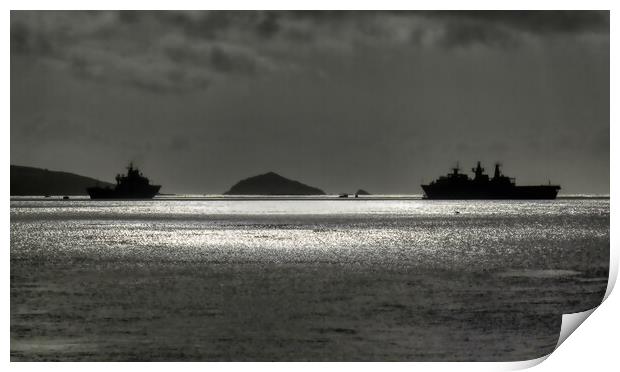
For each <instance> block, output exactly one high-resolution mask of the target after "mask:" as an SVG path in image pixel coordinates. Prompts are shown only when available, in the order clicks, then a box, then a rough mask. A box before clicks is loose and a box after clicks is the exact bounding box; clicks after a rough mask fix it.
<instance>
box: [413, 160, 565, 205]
mask: <svg viewBox="0 0 620 372" xmlns="http://www.w3.org/2000/svg"><path fill="white" fill-rule="evenodd" d="M499 167H500V164H499V163H496V164H495V173H494V175H493V178H489V176H488V175H486V174H484V168H482V166H481V165H480V162H478V166H477V167H476V168H472V172H474V175H475V176H474V178H473V179H472V178H470V177H469V176H467V175H466V174H463V173H459V170H460V169H459V167H458V164H457V166H456V167H455V168H452V173H449V174H448V175H446V176H442V177H439V178H438V179H437V180H435V181H433V182H431V183H429V184H427V185H421V186H422V189H423V190H424V194H425V197H426V198H427V199H555V197H556V196H557V195H558V191H559V190H560V189H561V187H560V186H559V185H551V184H549V185H540V186H517V185H515V179H514V178H510V177H506V176H504V175H503V174H502V173H501V172H500V169H499Z"/></svg>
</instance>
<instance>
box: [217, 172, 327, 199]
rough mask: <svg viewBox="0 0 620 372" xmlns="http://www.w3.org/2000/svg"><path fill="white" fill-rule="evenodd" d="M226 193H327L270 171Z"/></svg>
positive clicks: (237, 185)
mask: <svg viewBox="0 0 620 372" xmlns="http://www.w3.org/2000/svg"><path fill="white" fill-rule="evenodd" d="M224 195H325V192H323V190H321V189H319V188H316V187H312V186H308V185H304V184H303V183H301V182H298V181H294V180H290V179H288V178H285V177H282V176H280V175H279V174H277V173H274V172H269V173H265V174H261V175H258V176H254V177H250V178H246V179H244V180H241V181H239V182H237V183H236V184H235V185H234V186H233V187H231V188H230V190H228V191H226V192H225V193H224Z"/></svg>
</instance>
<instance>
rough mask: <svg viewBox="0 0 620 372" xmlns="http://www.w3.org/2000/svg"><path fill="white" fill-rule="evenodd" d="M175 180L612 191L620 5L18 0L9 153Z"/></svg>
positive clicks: (30, 160) (166, 182)
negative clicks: (29, 5) (42, 7)
mask: <svg viewBox="0 0 620 372" xmlns="http://www.w3.org/2000/svg"><path fill="white" fill-rule="evenodd" d="M130 160H133V161H134V162H136V163H137V164H138V165H139V166H141V168H142V169H143V171H144V173H145V174H146V175H147V176H149V177H150V178H151V179H152V181H153V182H155V183H158V184H162V185H163V188H162V192H175V193H221V192H224V191H226V190H227V189H228V188H229V187H230V186H231V185H232V184H234V183H235V182H236V181H238V180H240V179H242V178H246V177H249V176H253V175H256V174H260V173H265V172H268V171H275V172H277V173H279V174H281V175H283V176H286V177H289V178H292V179H296V180H299V181H301V182H304V183H307V184H309V185H312V186H316V187H319V188H322V189H323V190H325V191H326V192H328V193H339V192H354V191H355V190H357V189H358V188H363V189H366V190H368V191H370V192H371V193H386V194H387V193H405V194H419V193H421V192H422V191H421V189H420V187H419V184H420V183H421V181H425V182H428V181H430V180H432V179H434V178H436V177H438V176H439V175H441V174H444V173H446V172H448V168H449V167H451V166H453V165H454V164H455V162H456V161H460V164H461V166H462V167H463V168H465V169H466V170H469V168H471V166H473V163H474V162H475V161H476V160H481V161H483V163H484V164H485V165H486V167H487V170H488V171H489V172H490V173H492V163H493V162H495V161H501V162H502V163H503V165H504V172H505V174H506V175H509V176H513V177H517V183H518V184H536V183H547V181H548V180H551V181H552V182H555V183H559V184H561V185H562V187H563V192H565V193H608V192H609V13H608V12H221V11H218V12H177V11H175V12H142V11H140V12H22V11H18V12H15V11H13V12H11V163H12V164H18V165H28V166H36V167H43V168H48V169H54V170H64V171H69V172H74V173H78V174H83V175H87V176H92V177H96V178H100V179H103V180H109V181H112V180H113V179H114V176H115V174H116V173H118V172H120V171H122V170H123V169H124V168H123V167H124V166H125V165H126V164H127V163H128V162H129V161H130Z"/></svg>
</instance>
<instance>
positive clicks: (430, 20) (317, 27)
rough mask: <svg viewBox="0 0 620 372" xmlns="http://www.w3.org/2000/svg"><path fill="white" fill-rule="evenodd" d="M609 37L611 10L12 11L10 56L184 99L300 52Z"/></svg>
mask: <svg viewBox="0 0 620 372" xmlns="http://www.w3.org/2000/svg"><path fill="white" fill-rule="evenodd" d="M608 30H609V12H605V11H603V12H598V11H473V12H472V11H455V12H452V11H446V12H442V11H430V12H429V11H421V12H415V11H377V12H373V11H166V12H159V11H120V12H110V11H90V12H80V11H71V12H62V11H47V12H27V11H13V12H12V13H11V53H12V54H14V55H28V56H31V57H32V58H37V59H39V60H43V61H51V62H53V63H55V64H56V65H58V66H59V67H60V68H66V69H68V70H69V71H72V72H73V73H75V74H77V75H78V76H81V77H84V78H89V79H95V80H99V81H107V82H115V83H119V84H126V85H130V86H134V87H138V88H141V89H143V90H147V91H154V92H168V91H173V92H182V91H191V90H200V89H205V88H206V87H208V86H210V85H211V84H212V83H213V82H215V81H217V80H220V79H225V78H226V77H230V76H246V77H248V76H260V75H262V74H266V73H269V72H273V71H277V70H278V69H284V68H289V67H290V66H292V65H296V64H295V63H294V62H292V61H291V60H290V55H291V54H294V53H295V51H296V50H297V49H299V48H317V49H321V50H325V51H328V52H329V51H338V52H339V53H342V52H346V51H347V50H351V49H353V48H356V47H357V46H360V45H376V46H383V47H385V46H390V45H397V46H399V47H402V46H407V47H429V46H430V47H433V46H442V47H447V48H454V47H468V46H471V45H483V46H486V47H490V48H494V47H514V46H518V45H519V44H520V43H523V42H524V41H526V40H527V41H531V40H532V39H534V40H536V39H537V38H538V39H540V38H543V37H546V36H548V35H572V36H579V35H584V34H588V35H598V34H601V35H607V34H608ZM301 63H302V64H303V61H301ZM302 68H303V66H302Z"/></svg>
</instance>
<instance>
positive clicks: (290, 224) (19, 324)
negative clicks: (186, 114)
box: [10, 199, 609, 361]
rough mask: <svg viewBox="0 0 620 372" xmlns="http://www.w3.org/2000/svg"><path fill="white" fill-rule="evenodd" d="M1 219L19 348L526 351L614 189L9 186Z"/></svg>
mask: <svg viewBox="0 0 620 372" xmlns="http://www.w3.org/2000/svg"><path fill="white" fill-rule="evenodd" d="M455 211H459V212H460V213H458V214H457V213H455ZM10 230H11V360H13V361H17V360H171V361H172V360H177V361H178V360H205V361H207V360H212V361H216V360H234V361H243V360H254V361H267V360H277V361H301V360H310V361H339V360H344V361H353V360H356V361H357V360H374V361H387V360H400V361H422V360H504V361H506V360H523V359H532V358H536V357H539V356H542V355H544V354H547V353H549V352H551V351H552V350H553V348H554V346H555V344H556V342H557V338H558V335H559V330H560V324H561V314H562V313H569V312H577V311H583V310H586V309H589V308H592V307H593V306H596V305H598V304H599V303H600V301H601V299H602V297H603V294H604V292H605V289H606V286H607V272H608V265H609V200H607V199H565V200H555V201H532V202H530V201H475V202H471V201H469V202H463V201H445V202H444V201H426V200H323V201H317V200H294V201H286V200H247V201H246V200H234V201H227V200H155V201H135V202H127V201H125V202H119V201H87V200H76V201H73V200H70V201H50V200H30V201H25V200H12V201H11V229H10Z"/></svg>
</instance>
